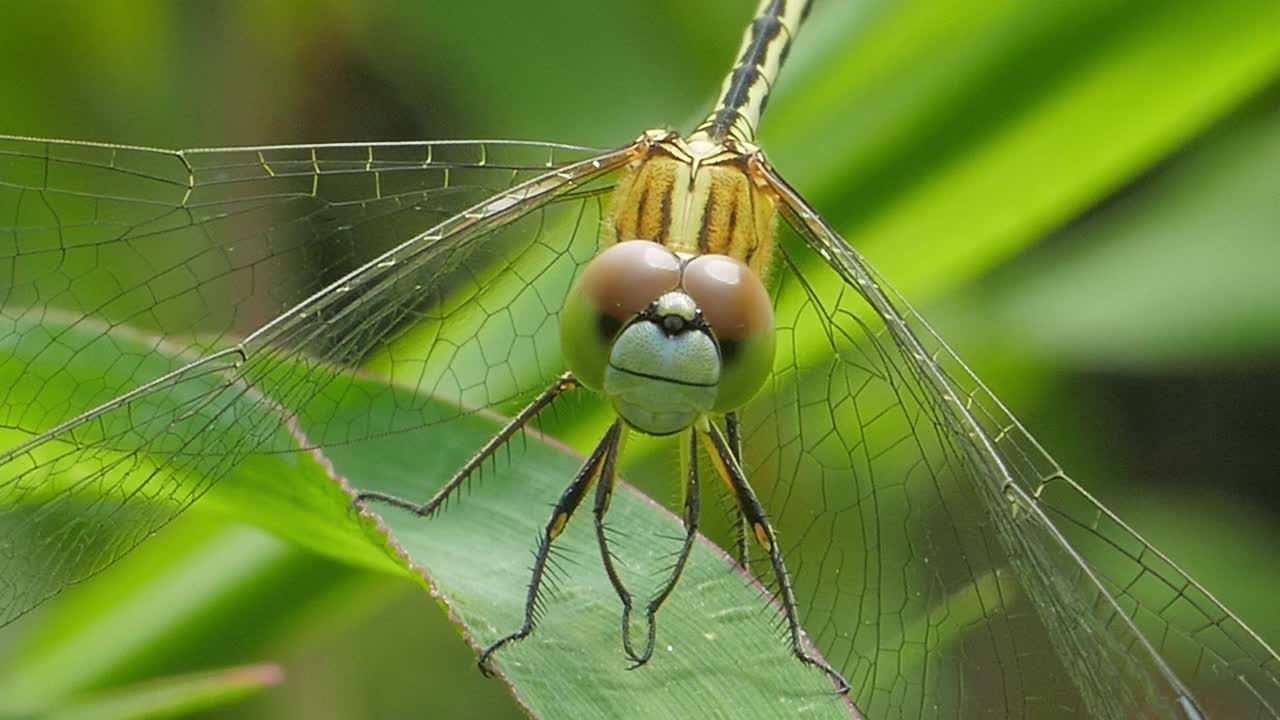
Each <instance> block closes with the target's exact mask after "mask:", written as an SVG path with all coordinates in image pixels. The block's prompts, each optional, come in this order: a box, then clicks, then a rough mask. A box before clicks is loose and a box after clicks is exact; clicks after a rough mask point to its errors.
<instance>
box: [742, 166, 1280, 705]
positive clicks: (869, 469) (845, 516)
mask: <svg viewBox="0 0 1280 720" xmlns="http://www.w3.org/2000/svg"><path fill="white" fill-rule="evenodd" d="M762 172H763V173H764V174H765V176H766V177H768V178H769V180H768V181H769V183H770V184H771V185H772V186H773V187H774V189H775V190H776V191H777V192H778V193H779V195H780V197H781V198H782V200H783V202H782V206H783V215H784V217H785V219H786V220H787V224H788V225H789V226H790V232H783V233H782V237H781V255H782V259H781V262H780V265H779V267H778V274H779V277H778V280H777V288H776V292H777V313H778V332H779V335H778V341H779V355H778V359H777V363H776V364H775V370H776V373H775V376H774V378H773V381H772V386H771V387H769V388H766V392H765V393H762V395H761V397H760V398H758V399H757V400H756V401H754V402H753V403H752V404H751V405H750V406H749V407H748V408H746V409H745V410H744V412H743V413H742V416H743V433H744V437H745V443H744V444H745V447H746V465H747V471H748V473H749V474H750V476H751V477H752V478H753V482H756V483H758V484H759V485H761V486H762V487H760V492H761V494H762V495H763V496H764V498H765V502H766V508H767V509H768V510H769V511H770V512H771V513H772V517H773V518H774V521H775V523H776V525H777V526H778V529H779V534H780V538H781V542H782V543H783V544H784V545H785V546H786V547H787V548H788V553H787V560H788V565H789V569H790V570H791V572H792V574H793V576H794V584H795V586H796V595H797V597H798V598H799V599H800V602H801V604H802V608H801V611H802V619H803V624H804V626H805V628H806V630H807V631H808V632H809V633H810V635H811V636H812V638H813V639H814V641H815V643H816V645H817V646H818V648H819V649H820V650H821V651H822V652H823V653H824V654H825V655H826V657H827V659H828V660H829V661H831V662H832V663H833V664H835V665H836V666H837V667H840V668H842V669H843V671H844V673H845V675H846V677H847V678H848V679H849V681H850V683H851V685H852V692H851V697H852V698H853V699H854V701H855V702H856V703H857V704H858V707H859V708H860V709H861V710H862V711H863V712H864V713H865V714H866V715H867V716H868V717H873V718H923V717H929V718H933V717H963V718H970V717H1001V718H1005V717H1009V718H1054V717H1062V718H1068V717H1083V716H1088V717H1109V718H1136V717H1153V718H1155V717H1161V718H1164V717H1183V716H1187V715H1191V716H1194V714H1193V713H1192V712H1189V709H1188V702H1189V698H1190V697H1192V696H1194V698H1196V701H1197V702H1198V703H1199V704H1200V707H1201V709H1203V710H1205V711H1206V712H1208V713H1209V715H1210V716H1215V717H1251V718H1252V717H1268V718H1269V717H1276V708H1277V707H1280V685H1278V684H1277V678H1278V677H1280V661H1278V660H1277V657H1276V655H1275V653H1274V652H1273V651H1272V650H1271V649H1270V648H1268V647H1267V646H1266V645H1265V643H1263V642H1262V641H1261V640H1260V639H1259V638H1258V637H1257V636H1256V635H1254V634H1253V633H1252V632H1251V631H1249V630H1248V628H1246V627H1245V626H1244V625H1243V624H1241V623H1240V621H1239V620H1238V619H1237V618H1235V617H1234V616H1233V615H1231V614H1230V613H1229V612H1228V611H1227V610H1226V609H1225V608H1223V607H1222V606H1221V604H1219V603H1218V602H1217V601H1216V600H1214V599H1213V597H1212V596H1210V595H1209V594H1208V593H1207V592H1206V591H1205V590H1204V589H1203V588H1201V587H1200V586H1199V585H1197V584H1196V583H1195V582H1194V581H1193V580H1191V579H1190V578H1188V577H1187V576H1186V574H1185V573H1183V572H1182V571H1181V570H1179V569H1178V568H1177V567H1176V566H1175V565H1174V564H1173V563H1172V562H1170V561H1169V560H1168V559H1167V558H1165V557H1164V556H1162V555H1161V554H1160V553H1159V552H1158V551H1156V550H1155V549H1154V548H1152V547H1151V546H1150V545H1149V544H1147V543H1146V542H1145V541H1144V540H1143V539H1142V538H1141V537H1140V536H1138V535H1137V534H1136V533H1135V532H1133V531H1132V530H1131V529H1130V528H1128V527H1127V526H1125V525H1124V524H1123V523H1121V522H1120V521H1119V520H1118V519H1116V518H1115V517H1114V516H1113V515H1112V514H1111V513H1110V512H1108V511H1107V510H1106V509H1105V508H1104V507H1102V506H1101V505H1099V504H1098V503H1097V502H1096V501H1095V500H1094V499H1093V498H1092V497H1091V496H1089V495H1088V494H1087V493H1085V492H1084V491H1083V490H1082V489H1081V488H1080V487H1079V486H1078V485H1076V484H1075V483H1074V482H1073V481H1071V480H1070V479H1069V478H1068V477H1067V476H1066V475H1065V474H1064V473H1063V472H1062V470H1061V469H1060V468H1059V467H1058V466H1057V464H1056V463H1055V462H1054V461H1053V460H1052V459H1051V458H1050V457H1049V456H1048V455H1047V454H1046V453H1045V452H1044V451H1043V450H1042V449H1041V448H1040V446H1039V445H1038V444H1037V443H1036V442H1035V441H1034V439H1032V438H1031V437H1030V435H1028V434H1027V432H1026V431H1025V430H1024V429H1023V428H1022V426H1021V425H1019V424H1018V422H1017V421H1016V420H1015V419H1014V418H1013V417H1012V416H1011V415H1010V414H1009V413H1008V411H1007V410H1006V409H1005V408H1004V407H1003V406H1002V405H1001V404H1000V403H999V401H998V400H996V399H995V398H994V397H993V396H992V395H991V394H990V392H989V391H988V390H987V389H986V388H985V387H984V386H983V385H982V384H981V383H980V382H979V381H978V380H977V379H976V378H975V377H974V376H973V374H972V373H971V372H970V371H969V370H968V369H967V368H966V367H965V366H964V365H963V364H962V363H961V362H960V361H959V360H958V359H957V358H956V357H955V355H954V354H953V353H952V352H951V350H950V349H949V348H948V347H947V346H946V344H945V343H943V341H942V340H941V339H940V338H939V337H938V336H937V335H936V334H934V333H933V331H932V330H931V329H930V328H929V327H928V325H927V324H925V323H924V321H923V320H922V319H921V318H920V317H919V316H918V315H917V314H916V313H915V312H914V311H913V310H912V309H911V308H910V306H909V305H907V303H906V302H905V301H904V300H903V299H902V298H901V297H900V296H898V295H897V294H896V293H894V292H893V291H892V290H891V289H889V288H888V285H887V284H886V283H884V281H883V280H881V279H880V278H879V277H877V276H876V275H875V274H874V272H873V271H872V270H871V269H870V268H869V267H868V266H867V264H866V262H865V261H864V260H863V259H862V258H861V257H860V256H859V255H858V254H857V253H856V252H855V251H854V250H853V249H851V248H850V247H849V246H848V245H847V244H846V243H845V242H844V241H843V240H842V239H841V238H839V237H838V236H837V235H836V234H835V233H834V232H832V231H831V230H830V228H828V227H827V226H826V225H825V224H824V223H823V222H822V221H821V220H820V218H818V216H817V215H816V213H814V212H813V211H812V210H811V209H809V208H808V207H807V206H806V205H805V204H804V203H803V201H802V200H801V199H800V198H799V196H798V195H797V194H796V193H795V192H794V191H793V190H791V189H790V188H789V187H788V186H787V185H786V183H785V182H783V181H782V180H781V179H780V178H779V177H778V176H777V175H776V173H774V171H773V170H772V169H771V168H768V167H767V166H763V169H762ZM1188 688H1190V690H1188Z"/></svg>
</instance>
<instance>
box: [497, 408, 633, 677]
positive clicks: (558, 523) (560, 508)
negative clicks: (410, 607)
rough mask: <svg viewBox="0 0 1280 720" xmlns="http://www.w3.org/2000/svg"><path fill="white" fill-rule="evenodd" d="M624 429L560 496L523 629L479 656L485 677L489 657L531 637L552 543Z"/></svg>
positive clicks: (607, 439)
mask: <svg viewBox="0 0 1280 720" xmlns="http://www.w3.org/2000/svg"><path fill="white" fill-rule="evenodd" d="M621 427H622V426H621V423H618V422H615V423H614V424H613V426H612V427H610V428H609V431H608V432H606V433H605V436H604V439H603V440H601V441H600V444H599V445H597V446H596V449H595V450H594V451H593V452H592V453H591V456H590V457H588V458H587V461H586V462H585V463H583V464H582V469H581V470H579V471H578V474H577V476H576V477H574V479H573V482H572V483H570V484H569V487H567V488H565V490H564V492H563V493H561V494H560V499H559V500H557V501H556V505H555V509H553V510H552V511H551V519H550V520H548V521H547V525H546V527H545V528H544V529H543V531H542V537H540V538H539V539H538V551H537V553H536V554H535V555H534V558H533V569H532V573H531V575H530V578H529V590H528V593H527V594H526V595H525V600H524V623H523V624H521V625H520V629H519V630H516V631H515V632H513V633H511V634H510V635H506V636H504V637H501V638H499V639H498V640H497V641H495V642H494V643H493V644H491V645H489V647H487V648H485V649H484V651H483V652H481V653H480V661H479V665H480V672H482V673H484V674H485V675H486V676H487V675H490V674H491V673H490V670H489V657H490V656H491V655H493V653H494V652H495V651H497V649H498V648H500V647H502V646H503V645H506V644H507V643H510V642H514V641H516V640H521V639H523V638H526V637H528V636H529V633H531V632H533V626H534V622H535V620H534V616H535V615H536V614H537V607H538V591H539V590H540V589H541V588H542V579H543V577H544V573H545V572H546V569H547V559H548V558H549V557H550V556H551V543H552V542H554V541H555V539H556V538H557V537H559V536H560V533H561V532H563V531H564V528H565V525H567V524H568V523H569V518H570V517H571V516H572V515H573V511H574V510H576V509H577V508H578V505H580V504H581V503H582V498H583V497H585V496H586V494H587V489H588V488H590V487H591V483H592V481H593V480H595V478H596V477H597V476H598V475H599V474H600V471H601V468H602V466H603V464H604V459H605V457H606V456H607V455H609V454H610V453H611V452H613V451H614V450H615V449H616V446H617V444H618V438H619V436H620V434H621Z"/></svg>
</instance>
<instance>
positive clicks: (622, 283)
mask: <svg viewBox="0 0 1280 720" xmlns="http://www.w3.org/2000/svg"><path fill="white" fill-rule="evenodd" d="M581 282H582V284H581V286H580V287H581V289H582V293H583V295H584V296H585V297H586V298H587V299H588V300H590V302H591V303H592V304H593V305H594V306H595V307H596V309H597V310H599V311H600V312H602V313H604V314H605V315H608V316H609V317H612V318H613V319H615V320H620V321H625V320H630V319H631V318H632V317H634V316H635V315H636V314H637V313H639V312H641V311H643V310H644V309H645V308H646V307H648V306H649V303H651V302H653V301H654V300H657V299H658V298H659V297H660V296H661V295H662V294H663V293H665V292H667V291H668V290H673V289H675V288H676V286H677V285H679V284H680V259H679V258H677V257H676V255H675V253H673V252H671V251H670V250H668V249H667V248H665V247H663V246H661V245H659V244H658V243H655V242H650V241H648V240H628V241H626V242H620V243H618V244H617V245H614V246H613V247H610V248H609V249H607V250H605V251H604V252H602V253H600V254H599V255H597V256H596V257H595V258H594V259H593V260H592V261H591V263H590V264H588V265H587V269H586V270H585V271H584V272H583V273H582V281H581Z"/></svg>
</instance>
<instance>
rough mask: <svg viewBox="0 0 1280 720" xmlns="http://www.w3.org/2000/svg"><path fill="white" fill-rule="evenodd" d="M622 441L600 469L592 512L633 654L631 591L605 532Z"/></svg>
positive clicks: (626, 641) (626, 644)
mask: <svg viewBox="0 0 1280 720" xmlns="http://www.w3.org/2000/svg"><path fill="white" fill-rule="evenodd" d="M620 446H621V442H619V443H617V444H616V445H614V447H613V448H612V450H611V451H610V452H609V453H608V454H606V455H605V458H604V467H603V468H602V469H601V471H600V480H599V482H598V483H597V484H596V503H595V508H594V509H593V511H592V514H593V515H594V517H595V526H596V542H597V544H599V546H600V560H601V562H602V563H603V564H604V572H605V575H607V576H608V577H609V583H610V584H611V585H613V590H614V592H616V593H617V594H618V599H619V600H620V601H622V646H623V648H625V649H626V652H627V654H628V655H630V654H631V636H630V632H631V593H630V592H628V591H627V588H626V586H625V585H623V584H622V579H621V578H619V577H618V572H617V570H616V569H615V568H614V564H613V560H614V558H613V553H612V552H611V551H610V550H609V539H608V537H607V536H606V534H605V524H604V516H605V513H607V512H608V511H609V501H610V500H611V499H612V498H613V484H614V480H615V478H616V475H615V468H616V465H617V459H618V455H619V449H620Z"/></svg>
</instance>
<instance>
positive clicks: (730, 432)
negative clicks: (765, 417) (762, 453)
mask: <svg viewBox="0 0 1280 720" xmlns="http://www.w3.org/2000/svg"><path fill="white" fill-rule="evenodd" d="M724 432H725V436H726V439H727V441H728V443H729V451H730V452H732V453H733V459H734V460H735V461H736V462H737V463H738V467H742V433H741V431H740V423H739V422H738V413H736V412H731V413H729V414H728V415H725V416H724ZM729 495H730V497H731V498H736V497H737V496H736V494H735V493H734V492H733V488H732V487H730V488H729ZM733 516H734V523H733V531H734V537H733V542H734V547H733V550H734V555H735V557H736V558H737V560H738V566H739V567H741V568H743V569H744V570H750V569H751V567H750V565H749V563H750V558H748V557H747V518H746V517H745V516H743V514H742V506H741V505H739V504H738V503H737V501H736V500H735V501H734V504H733Z"/></svg>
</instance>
